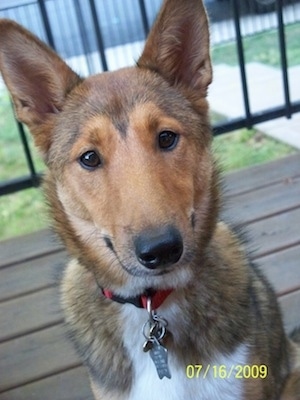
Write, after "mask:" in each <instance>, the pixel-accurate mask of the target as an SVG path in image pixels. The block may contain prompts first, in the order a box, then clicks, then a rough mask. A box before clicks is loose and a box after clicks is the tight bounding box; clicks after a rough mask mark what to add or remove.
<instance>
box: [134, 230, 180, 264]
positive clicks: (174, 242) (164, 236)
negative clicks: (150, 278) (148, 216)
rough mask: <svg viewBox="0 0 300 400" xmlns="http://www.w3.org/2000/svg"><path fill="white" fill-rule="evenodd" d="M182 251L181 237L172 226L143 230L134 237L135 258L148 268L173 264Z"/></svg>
mask: <svg viewBox="0 0 300 400" xmlns="http://www.w3.org/2000/svg"><path fill="white" fill-rule="evenodd" d="M182 252H183V241H182V237H181V235H180V233H179V231H178V230H177V229H176V228H174V227H172V226H169V227H165V228H163V229H157V230H148V231H145V232H143V233H141V234H140V235H139V236H138V237H137V238H136V239H135V253H136V256H137V259H138V260H139V262H140V263H141V264H142V265H144V266H145V267H146V268H149V269H155V268H158V267H162V266H164V265H167V264H175V263H176V262H177V261H178V260H179V259H180V257H181V255H182Z"/></svg>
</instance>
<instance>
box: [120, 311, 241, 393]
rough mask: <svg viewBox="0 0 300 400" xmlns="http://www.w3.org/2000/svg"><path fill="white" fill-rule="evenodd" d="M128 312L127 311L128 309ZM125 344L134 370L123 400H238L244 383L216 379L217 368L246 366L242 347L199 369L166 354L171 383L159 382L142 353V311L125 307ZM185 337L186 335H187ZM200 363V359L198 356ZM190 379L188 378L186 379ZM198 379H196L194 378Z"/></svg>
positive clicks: (218, 357) (150, 363)
mask: <svg viewBox="0 0 300 400" xmlns="http://www.w3.org/2000/svg"><path fill="white" fill-rule="evenodd" d="M129 308H130V309H129ZM123 316H124V321H125V323H124V331H123V333H124V344H125V347H126V350H127V352H128V355H129V357H130V359H131V361H132V366H133V377H134V379H133V385H132V388H131V391H130V393H129V395H128V396H127V397H126V399H124V400H140V399H141V398H142V399H143V400H155V399H157V398H162V399H164V400H182V399H188V400H212V399H213V400H219V399H220V400H241V399H242V398H243V382H242V381H241V380H240V379H236V378H235V376H234V374H233V375H232V376H231V377H230V378H227V379H224V378H222V377H220V376H218V375H219V373H218V371H219V370H218V368H219V366H220V365H222V366H225V368H226V370H228V371H229V370H230V369H231V367H232V366H237V365H245V364H247V359H248V349H247V346H246V345H245V344H242V345H239V346H238V347H237V348H236V349H235V351H234V352H233V353H232V354H230V355H222V354H219V355H218V356H216V357H215V359H214V360H211V362H210V363H209V365H208V364H207V365H202V366H201V370H200V372H199V367H196V366H194V365H193V366H191V367H189V369H188V371H187V365H181V364H180V362H179V361H178V359H177V358H176V355H175V354H172V352H171V351H169V352H168V365H169V369H170V372H171V375H172V377H171V379H168V378H166V377H165V378H163V379H162V380H161V379H159V377H158V375H157V371H156V368H155V365H154V363H153V360H152V359H151V357H150V354H149V353H144V352H143V343H144V341H145V338H144V337H143V334H142V327H143V324H144V323H145V322H146V320H147V313H146V312H145V310H138V309H133V308H132V307H131V306H128V307H125V309H124V311H123ZM187 335H188V332H187ZM199 359H200V356H199ZM187 372H188V373H187ZM187 375H189V376H187ZM197 375H198V376H197Z"/></svg>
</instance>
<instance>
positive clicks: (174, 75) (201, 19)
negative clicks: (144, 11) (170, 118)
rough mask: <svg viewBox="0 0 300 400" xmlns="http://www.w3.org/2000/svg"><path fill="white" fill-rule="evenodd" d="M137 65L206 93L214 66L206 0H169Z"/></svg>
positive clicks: (203, 94) (200, 93) (190, 88)
mask: <svg viewBox="0 0 300 400" xmlns="http://www.w3.org/2000/svg"><path fill="white" fill-rule="evenodd" d="M137 65H138V66H139V67H143V68H148V69H151V70H154V71H156V72H158V73H159V74H160V75H162V76H163V77H164V78H165V79H166V80H167V81H169V82H170V83H171V84H172V85H180V86H181V87H182V88H183V89H188V90H192V91H197V93H198V98H199V97H205V96H206V93H207V87H208V85H209V84H210V83H211V80H212V69H211V61H210V50H209V29H208V20H207V15H206V11H205V8H204V6H203V3H202V0H165V1H164V3H163V6H162V9H161V11H160V13H159V15H158V17H157V19H156V22H155V24H154V26H153V28H152V30H151V32H150V34H149V36H148V39H147V41H146V44H145V48H144V51H143V53H142V55H141V57H140V59H139V61H138V63H137Z"/></svg>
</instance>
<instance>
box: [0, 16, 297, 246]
mask: <svg viewBox="0 0 300 400" xmlns="http://www.w3.org/2000/svg"><path fill="white" fill-rule="evenodd" d="M286 35H287V42H288V58H289V65H297V64H300V47H299V37H300V24H294V25H290V26H287V27H286ZM244 46H245V52H246V61H247V62H250V61H258V62H262V63H266V64H269V65H273V66H278V65H279V64H280V59H279V53H278V51H277V50H276V49H277V48H278V44H277V33H276V32H275V31H270V32H267V33H262V34H258V35H255V36H251V37H247V38H245V39H244ZM212 56H213V61H214V64H218V63H220V62H221V63H227V64H229V65H235V64H236V63H237V57H236V46H235V44H234V43H227V44H224V45H220V46H217V47H214V49H213V51H212ZM220 118H221V120H222V119H223V117H222V116H218V115H215V114H212V120H213V122H217V121H219V120H220ZM0 132H1V136H0V157H1V163H0V181H5V180H7V179H12V178H14V177H19V176H23V175H27V174H28V169H27V165H26V160H25V157H24V154H23V150H22V145H21V143H20V140H19V137H18V131H17V129H16V122H15V120H14V118H13V112H12V109H11V105H10V100H9V97H8V95H7V93H4V92H3V91H1V90H0ZM30 147H31V149H33V153H34V159H35V160H36V166H37V170H38V171H42V170H43V168H44V167H43V163H42V161H41V159H40V158H39V157H38V154H37V152H36V150H34V147H33V145H32V140H31V138H30ZM213 149H214V153H215V156H216V158H217V160H218V162H219V163H220V164H221V165H222V167H223V170H224V171H226V172H227V171H231V170H234V169H237V168H242V167H246V166H249V165H253V164H257V163H262V162H266V161H270V160H273V159H276V158H279V157H283V156H285V155H287V154H290V153H292V152H294V151H295V150H294V149H293V148H291V147H289V146H287V145H284V144H282V143H279V142H277V141H275V140H273V139H271V138H269V137H267V136H265V135H263V134H261V133H260V132H258V131H256V130H246V129H242V130H239V131H237V132H234V133H231V134H226V135H221V136H218V137H216V138H215V140H214V144H213ZM43 204H44V201H43V196H42V193H41V190H39V189H38V190H37V189H28V190H24V191H22V192H19V193H15V194H12V195H8V196H3V197H1V198H0V220H1V224H0V240H1V239H4V238H8V237H12V236H16V235H20V234H25V233H29V232H32V231H35V230H38V229H40V228H43V227H46V226H47V216H46V215H47V212H46V207H45V206H44V205H43Z"/></svg>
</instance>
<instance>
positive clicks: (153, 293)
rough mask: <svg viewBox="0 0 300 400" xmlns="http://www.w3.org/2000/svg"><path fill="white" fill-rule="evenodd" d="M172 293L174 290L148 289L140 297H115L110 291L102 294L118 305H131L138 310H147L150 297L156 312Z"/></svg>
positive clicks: (106, 290)
mask: <svg viewBox="0 0 300 400" xmlns="http://www.w3.org/2000/svg"><path fill="white" fill-rule="evenodd" d="M172 292H173V289H167V290H153V289H147V290H146V291H145V292H144V293H143V294H141V295H140V296H135V297H121V296H118V295H115V294H114V293H112V292H111V291H110V290H108V289H102V293H103V295H104V296H105V297H106V298H108V299H110V300H113V301H116V302H117V303H121V304H126V303H130V304H133V305H134V306H136V307H138V308H145V309H147V299H148V298H149V297H150V298H151V304H152V308H153V310H156V309H157V308H158V307H160V306H161V305H162V303H163V302H164V301H165V300H166V298H167V297H168V296H169V295H170V294H171V293H172Z"/></svg>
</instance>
